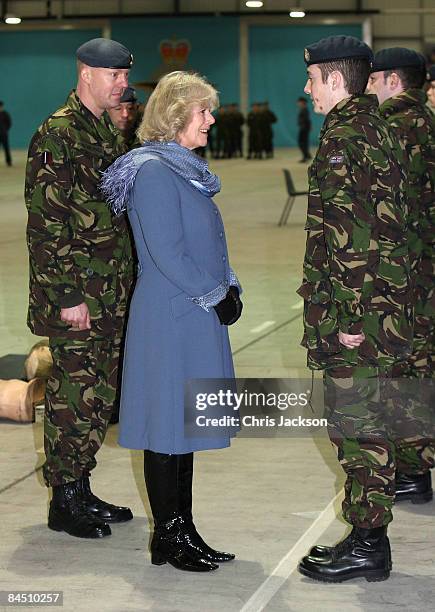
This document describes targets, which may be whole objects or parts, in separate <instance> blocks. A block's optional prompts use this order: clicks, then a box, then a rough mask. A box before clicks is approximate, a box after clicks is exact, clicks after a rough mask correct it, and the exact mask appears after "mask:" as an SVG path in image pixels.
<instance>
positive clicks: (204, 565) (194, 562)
mask: <svg viewBox="0 0 435 612" xmlns="http://www.w3.org/2000/svg"><path fill="white" fill-rule="evenodd" d="M151 563H152V564H153V565H163V564H164V563H170V564H171V565H172V566H173V567H175V568H176V569H179V570H183V571H185V572H211V571H213V570H216V569H218V567H219V565H216V563H212V562H211V561H208V560H207V559H204V558H202V557H201V556H200V555H199V554H198V551H196V550H195V549H193V548H192V547H190V546H189V544H188V543H187V542H186V538H185V534H184V533H183V532H182V530H181V527H180V524H179V517H178V516H176V517H174V518H173V519H172V520H170V521H166V523H162V524H158V525H156V527H155V531H154V534H153V538H152V540H151Z"/></svg>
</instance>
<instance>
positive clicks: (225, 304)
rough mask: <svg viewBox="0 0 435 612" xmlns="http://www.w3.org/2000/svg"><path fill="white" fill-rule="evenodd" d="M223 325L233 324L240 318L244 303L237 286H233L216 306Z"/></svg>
mask: <svg viewBox="0 0 435 612" xmlns="http://www.w3.org/2000/svg"><path fill="white" fill-rule="evenodd" d="M214 309H215V310H216V314H217V316H218V317H219V321H220V322H221V325H232V324H233V323H235V322H236V321H237V319H239V318H240V315H241V314H242V309H243V304H242V301H241V299H240V297H239V290H238V288H237V287H234V286H231V287H230V288H229V289H228V292H227V294H226V296H225V297H224V299H223V300H221V301H220V302H219V304H216V306H214Z"/></svg>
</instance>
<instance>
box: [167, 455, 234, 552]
mask: <svg viewBox="0 0 435 612" xmlns="http://www.w3.org/2000/svg"><path fill="white" fill-rule="evenodd" d="M192 483H193V453H187V454H185V455H178V510H179V514H180V525H181V529H182V532H183V534H184V538H185V541H186V543H187V544H188V545H189V547H191V548H193V549H194V550H196V551H197V553H198V554H199V555H200V556H201V557H202V558H203V559H208V561H212V562H213V563H224V562H225V561H232V560H233V559H234V558H235V555H234V554H232V553H228V552H221V551H220V550H215V549H214V548H211V547H210V546H209V545H208V544H206V543H205V542H204V540H203V539H202V538H201V536H200V535H199V533H198V532H197V530H196V527H195V524H194V522H193V517H192Z"/></svg>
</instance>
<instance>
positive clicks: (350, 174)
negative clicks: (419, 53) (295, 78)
mask: <svg viewBox="0 0 435 612" xmlns="http://www.w3.org/2000/svg"><path fill="white" fill-rule="evenodd" d="M372 57H373V56H372V52H371V50H370V48H369V47H368V46H367V45H365V44H364V43H362V42H361V41H359V40H358V39H356V38H354V37H350V36H333V37H329V38H326V39H323V40H321V41H319V42H318V43H315V44H313V45H311V46H310V47H308V48H307V49H306V50H305V61H306V63H307V66H308V69H307V72H308V81H307V85H306V87H305V93H306V94H309V95H310V96H311V99H312V101H313V105H314V111H315V112H318V113H321V114H324V115H326V118H325V122H324V125H323V128H322V131H321V134H320V145H319V149H318V151H317V153H316V156H315V159H314V160H313V164H312V165H311V167H310V169H309V198H308V215H307V223H306V230H307V244H306V252H305V259H304V276H303V283H302V285H301V287H300V288H299V290H298V293H299V294H300V295H301V296H302V297H303V298H304V328H305V333H304V338H303V341H302V344H303V346H305V347H306V348H307V349H308V366H309V368H311V369H313V370H316V369H320V370H323V371H324V382H325V400H326V405H327V409H328V424H329V426H328V433H329V436H330V439H331V442H332V444H333V446H334V448H335V450H336V452H337V456H338V459H339V461H340V464H341V465H342V467H343V469H344V471H345V473H346V477H347V478H346V483H345V499H344V502H343V516H344V518H345V520H346V521H347V522H348V523H350V524H351V525H352V527H353V529H352V532H351V534H350V535H349V536H348V537H347V538H346V539H345V540H344V541H343V542H341V543H339V544H338V545H337V546H335V547H324V546H315V547H313V548H312V549H311V551H310V554H309V555H307V556H306V557H304V558H303V559H302V560H301V562H300V564H299V571H300V572H301V573H302V574H304V575H306V576H309V577H310V578H313V579H316V580H321V581H325V582H342V581H343V580H348V579H351V578H355V577H360V576H364V577H365V578H366V579H367V580H385V579H386V578H388V576H389V573H390V569H391V553H390V547H389V541H388V537H387V525H388V523H389V522H390V521H391V520H392V510H391V509H392V505H393V501H394V473H395V463H394V444H393V443H392V441H391V439H390V435H389V432H388V427H387V424H386V419H387V401H386V399H387V398H388V394H389V387H390V384H389V377H390V376H391V367H392V366H393V365H394V364H395V363H396V362H397V361H401V360H404V359H406V358H407V357H408V356H409V355H410V353H411V345H412V308H410V307H409V306H408V305H409V304H410V303H411V285H410V269H409V258H408V248H407V244H406V238H407V237H406V217H407V205H406V200H405V197H404V183H405V180H406V174H405V173H404V172H403V169H402V166H403V164H402V163H401V162H403V160H400V161H398V160H396V159H395V153H394V154H393V151H394V149H395V147H396V144H395V142H394V141H393V139H392V137H391V133H390V131H389V128H388V125H387V124H386V123H385V122H384V121H383V120H382V119H381V118H380V117H379V114H378V104H377V99H376V97H375V96H368V95H365V94H364V91H365V88H366V85H367V80H368V77H369V73H370V65H371V61H372Z"/></svg>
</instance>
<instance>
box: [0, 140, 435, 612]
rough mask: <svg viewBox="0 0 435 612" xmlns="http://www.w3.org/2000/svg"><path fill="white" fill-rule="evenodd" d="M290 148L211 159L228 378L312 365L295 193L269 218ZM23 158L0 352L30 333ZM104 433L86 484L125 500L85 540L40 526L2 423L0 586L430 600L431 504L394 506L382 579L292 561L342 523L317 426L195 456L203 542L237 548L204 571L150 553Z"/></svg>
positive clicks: (36, 435)
mask: <svg viewBox="0 0 435 612" xmlns="http://www.w3.org/2000/svg"><path fill="white" fill-rule="evenodd" d="M298 159H299V155H298V152H297V151H296V150H280V151H278V152H277V155H276V158H275V159H274V160H267V161H262V162H260V161H251V162H247V161H243V160H230V161H216V162H213V164H212V167H213V169H214V170H215V171H216V172H218V173H219V174H220V176H221V178H222V182H223V189H222V192H221V194H220V195H219V196H218V197H217V198H216V202H217V203H218V205H219V206H220V208H221V210H222V213H223V216H224V220H225V224H226V229H227V235H228V242H229V248H230V254H231V260H232V265H233V267H234V269H235V270H236V271H237V273H238V276H239V278H240V280H241V282H242V283H243V286H244V290H245V293H244V303H245V310H244V313H243V318H242V320H241V321H240V322H239V324H237V325H236V326H234V327H233V328H231V339H232V347H233V351H234V357H235V364H236V370H237V374H238V376H239V377H257V376H258V377H260V376H261V377H266V378H270V377H287V378H290V377H298V376H299V377H308V376H309V372H308V371H307V370H306V369H305V367H304V365H305V353H304V351H303V350H302V349H301V348H300V347H299V340H300V337H301V301H300V299H299V298H298V296H297V295H296V294H295V289H296V288H297V286H298V283H299V280H300V274H301V262H302V255H303V248H304V241H305V235H304V229H303V225H304V216H305V206H306V203H305V201H304V199H303V198H301V199H299V200H297V201H296V204H295V206H294V210H293V212H292V214H291V217H290V220H289V223H288V225H287V226H286V227H282V228H279V227H277V220H278V218H279V215H280V212H281V208H282V206H283V204H284V201H285V191H284V183H283V179H282V175H281V168H283V167H289V168H290V169H291V170H292V172H293V175H294V179H295V182H296V185H297V186H298V187H300V188H303V187H304V186H305V185H306V166H305V165H302V164H298V163H297V161H298ZM24 161H25V155H24V153H23V152H16V153H15V155H14V162H15V165H14V167H13V168H10V169H9V168H6V167H4V165H3V160H0V164H2V165H0V215H1V236H0V357H1V356H4V355H8V354H20V353H23V354H24V353H26V352H27V351H28V349H29V348H30V347H31V346H32V344H33V343H34V342H35V341H36V338H34V337H33V336H32V335H31V334H30V333H29V331H28V330H27V329H26V325H25V317H26V300H27V296H26V291H27V261H26V258H27V255H26V248H25V237H24V231H25V208H24V204H23V198H22V192H23V176H24ZM0 375H1V373H0ZM116 437H117V428H116V426H115V427H111V428H110V430H109V434H108V436H107V439H106V442H105V444H104V446H103V448H102V450H101V451H100V453H99V456H98V458H99V466H98V468H97V470H96V471H95V476H94V478H93V482H94V488H95V490H96V492H97V494H100V496H101V497H104V498H106V499H108V500H110V501H112V502H116V503H120V504H125V505H129V506H131V508H132V509H133V512H134V514H135V518H134V520H133V521H132V522H130V523H127V524H124V525H119V526H116V525H115V526H114V527H113V535H112V537H110V538H106V539H104V540H101V541H84V540H78V539H75V538H71V537H69V536H67V535H65V534H62V533H55V532H52V531H49V530H48V529H47V527H46V515H47V491H46V489H45V487H44V485H43V483H42V480H41V471H40V466H41V465H42V462H43V452H42V448H41V447H42V429H41V424H40V423H36V424H34V425H18V424H14V423H11V422H5V421H3V422H0V460H1V468H2V469H1V474H0V513H1V514H0V516H1V521H0V525H1V527H0V538H1V539H0V591H6V590H8V591H9V590H29V591H63V594H64V605H63V607H64V609H65V610H68V611H70V610H71V611H72V610H80V611H81V610H87V609H93V610H98V611H100V610H101V611H103V610H104V611H106V610H107V611H109V610H111V611H115V612H129V611H133V610H153V611H154V610H155V611H162V612H163V611H171V612H175V611H179V612H182V611H183V612H184V611H192V612H193V611H205V612H212V611H221V610H224V611H228V612H233V611H234V612H235V611H239V610H240V611H243V612H247V611H254V610H268V611H271V612H281V611H284V610H286V611H288V610H291V611H304V610H311V611H323V610H334V611H335V610H342V611H343V612H354V611H358V610H367V611H369V610H370V611H381V610H386V609H388V610H412V611H414V610H415V611H421V610H430V609H433V608H434V600H435V579H434V578H435V568H434V563H433V557H434V552H433V551H434V547H435V529H434V515H435V502H432V503H430V504H426V505H424V506H420V507H416V506H412V505H411V504H407V505H402V506H400V507H399V508H397V509H396V511H395V521H394V523H393V525H392V527H391V529H390V532H391V542H392V548H393V561H394V568H393V573H392V575H391V577H390V580H388V581H386V582H382V583H367V582H366V581H364V580H356V581H353V582H349V583H346V584H342V585H322V584H320V583H312V582H310V581H309V580H307V579H304V578H302V576H300V575H299V574H298V573H297V571H296V566H297V561H298V559H299V558H300V557H301V556H302V555H303V554H304V553H305V552H306V551H307V550H308V548H310V546H311V545H312V544H314V543H316V542H319V541H321V542H323V543H325V544H330V543H332V542H334V541H336V539H337V538H339V537H341V535H342V534H343V533H344V532H345V525H344V523H343V522H342V521H341V520H340V518H337V517H339V513H340V500H341V487H342V484H343V477H342V473H341V472H340V469H339V467H338V465H337V463H336V461H335V457H334V454H333V452H332V450H331V448H330V445H329V442H328V440H327V439H326V437H325V436H324V435H322V434H319V436H318V437H317V438H315V439H313V438H309V437H299V438H294V437H293V438H290V437H286V438H241V439H237V440H236V441H235V442H234V443H233V445H232V447H231V449H227V450H223V451H208V452H202V453H198V454H197V456H196V478H195V498H194V499H195V516H196V517H197V524H198V526H199V528H200V531H201V532H202V533H203V535H204V536H205V537H206V539H207V540H208V541H209V542H210V543H211V544H212V545H215V546H217V547H219V548H221V549H224V550H231V551H234V552H235V553H236V554H237V561H235V562H233V563H230V564H226V565H225V564H223V565H221V567H220V569H219V570H218V571H217V572H213V573H211V574H205V575H197V574H189V573H184V572H179V571H177V570H175V569H173V568H172V567H170V566H169V565H165V566H162V567H154V566H151V564H150V559H149V555H148V552H147V543H148V539H149V525H148V517H149V514H150V513H149V505H148V501H147V496H146V492H145V489H144V485H143V482H142V475H141V471H142V465H141V454H140V453H139V452H132V451H128V450H126V449H122V448H120V447H118V446H117V443H116ZM0 609H3V608H2V607H1V606H0ZM4 609H6V608H4ZM8 609H9V608H8Z"/></svg>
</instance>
